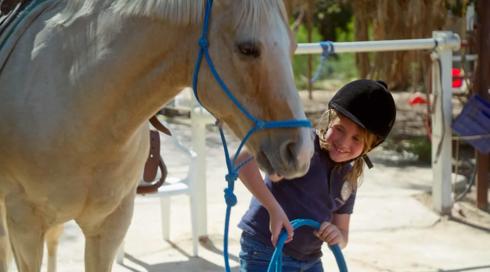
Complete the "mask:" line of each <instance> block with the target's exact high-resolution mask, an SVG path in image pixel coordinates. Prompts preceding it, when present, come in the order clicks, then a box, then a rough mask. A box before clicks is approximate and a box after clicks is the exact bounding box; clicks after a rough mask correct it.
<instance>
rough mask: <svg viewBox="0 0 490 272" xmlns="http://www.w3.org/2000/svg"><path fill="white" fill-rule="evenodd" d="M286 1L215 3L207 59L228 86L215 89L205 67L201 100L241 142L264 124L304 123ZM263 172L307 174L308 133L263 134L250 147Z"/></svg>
mask: <svg viewBox="0 0 490 272" xmlns="http://www.w3.org/2000/svg"><path fill="white" fill-rule="evenodd" d="M287 22H288V20H287V16H286V12H285V9H284V6H283V3H282V1H279V0H264V1H239V2H238V1H233V0H230V1H225V0H221V1H217V2H216V6H215V8H214V9H213V11H212V19H211V20H210V25H209V35H208V41H209V47H208V48H209V49H208V50H209V55H210V58H211V59H212V62H213V63H214V65H215V67H216V70H217V73H218V74H219V75H220V77H221V78H222V79H223V81H224V82H225V84H226V85H227V86H228V89H229V90H230V92H231V94H232V96H233V97H235V98H236V100H237V102H238V103H234V102H233V101H232V100H231V99H230V97H229V96H228V95H227V94H226V93H225V92H224V91H223V90H222V88H221V87H220V86H219V84H217V82H216V80H215V79H214V78H213V75H212V74H211V71H210V68H209V66H208V65H205V64H204V62H203V64H201V65H202V66H201V70H200V75H199V81H198V84H197V90H198V91H197V96H198V98H199V99H200V101H201V103H203V105H204V106H205V107H206V108H207V109H208V110H209V111H211V112H212V113H213V114H214V115H215V116H216V118H218V119H219V120H220V121H223V122H224V123H226V124H227V125H228V126H229V127H230V128H231V129H232V130H233V132H234V133H235V134H236V135H237V136H238V137H239V138H243V137H244V136H245V135H246V134H247V132H248V131H249V130H250V129H251V128H252V127H253V126H254V125H255V124H254V122H253V120H251V119H250V118H249V117H247V114H246V113H244V112H243V111H241V110H240V109H239V107H238V106H237V104H240V105H241V106H242V107H243V108H244V109H245V110H246V111H247V112H248V113H250V115H252V116H253V117H254V118H256V119H258V120H262V121H266V122H267V121H282V120H292V119H306V117H305V114H304V110H303V107H302V105H301V103H300V99H299V95H298V92H297V90H296V87H295V83H294V79H293V74H292V69H291V67H292V66H291V58H292V55H293V53H294V50H295V48H296V43H295V42H294V40H293V38H292V34H291V32H290V30H289V27H288V23H287ZM247 147H248V149H249V150H250V151H251V152H252V153H253V154H255V157H256V159H257V161H258V162H259V164H260V166H261V168H262V169H263V170H265V171H266V172H267V173H269V174H271V173H276V174H279V175H282V176H285V177H288V178H292V177H296V176H300V175H303V174H304V173H306V171H307V170H308V167H309V159H310V157H311V155H312V152H313V144H312V134H311V130H310V129H309V128H275V129H264V130H259V131H257V132H255V133H253V134H252V136H251V137H250V139H249V141H248V142H247Z"/></svg>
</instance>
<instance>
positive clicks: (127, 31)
mask: <svg viewBox="0 0 490 272" xmlns="http://www.w3.org/2000/svg"><path fill="white" fill-rule="evenodd" d="M204 5H205V1H203V0H146V1H144V0H64V1H63V0H56V1H55V0H47V1H44V2H43V3H41V4H39V5H38V6H36V8H34V9H33V10H32V11H31V13H30V14H29V15H28V16H27V17H26V18H24V20H23V21H22V22H21V23H20V24H19V25H17V26H16V29H15V31H13V33H12V35H10V36H9V37H8V40H7V43H6V44H5V47H4V48H2V52H0V203H1V204H0V211H1V215H2V216H1V218H2V221H1V222H0V223H1V224H0V235H1V237H0V241H1V244H2V245H1V247H0V249H1V250H0V254H1V256H0V269H1V271H6V270H7V268H6V267H7V261H6V259H7V258H6V254H7V253H6V252H7V249H8V242H9V240H10V245H11V247H12V250H13V255H14V257H15V262H16V264H17V267H18V270H19V271H21V272H26V271H39V269H40V266H41V262H42V255H43V241H44V239H47V240H48V242H49V241H53V243H51V247H52V246H54V245H55V243H56V240H57V238H58V236H59V234H60V226H62V225H63V223H65V222H67V221H69V220H72V219H74V220H75V221H76V222H77V224H78V225H79V226H80V228H81V229H82V231H83V234H84V236H85V239H86V244H85V271H92V272H104V271H105V272H107V271H111V267H112V264H113V260H114V257H115V255H116V251H117V248H118V247H119V245H120V243H121V241H122V240H123V238H124V235H125V234H126V231H127V229H128V226H129V223H130V221H131V217H132V212H133V204H134V198H135V192H136V186H137V184H138V180H139V179H140V177H141V174H142V170H143V165H144V162H145V159H146V157H147V154H148V150H149V132H148V131H149V128H148V122H146V121H147V120H148V119H149V117H151V116H152V115H153V114H155V113H156V112H157V111H158V110H159V109H160V108H161V107H162V105H164V104H165V103H166V102H167V101H169V100H170V99H172V98H173V97H174V96H175V95H176V94H177V93H178V92H179V90H181V89H182V88H184V87H186V86H189V85H190V84H191V81H192V80H191V77H192V71H193V68H194V61H195V59H196V57H197V53H198V48H199V47H198V45H197V41H198V39H199V35H200V33H201V27H202V20H203V14H204ZM3 38H5V37H3ZM208 39H209V43H210V45H209V52H210V55H211V57H212V58H213V61H214V63H215V65H216V68H217V70H218V72H219V73H220V75H221V77H222V78H223V80H224V81H225V82H226V84H227V85H228V86H229V87H230V89H231V91H232V92H233V95H234V96H236V98H237V99H238V100H239V102H240V103H241V104H242V105H243V106H244V107H245V108H246V109H247V110H248V111H249V112H250V113H252V114H253V115H254V116H255V117H257V118H259V119H262V120H287V119H305V115H304V111H303V108H302V106H301V104H300V102H299V101H300V100H299V98H298V93H297V90H296V89H295V84H294V82H293V77H292V70H291V56H292V54H293V51H294V50H295V42H294V40H293V39H292V37H291V33H290V31H289V28H288V20H287V17H286V15H285V10H284V6H283V3H282V0H243V1H239V0H216V1H215V3H214V7H213V10H212V19H211V22H210V26H209V37H208ZM198 90H199V98H200V100H201V101H202V103H203V104H204V105H205V106H206V107H207V108H208V109H209V110H210V111H211V112H212V113H213V114H214V115H215V116H216V117H217V118H218V119H219V120H221V121H223V122H224V123H226V124H227V125H228V126H229V127H230V128H231V129H232V130H233V132H234V133H235V134H236V135H237V136H238V137H244V135H245V134H246V133H247V131H248V130H249V129H250V127H251V126H252V123H251V121H250V120H249V119H247V118H246V117H245V116H244V115H243V114H242V112H240V111H239V110H238V109H237V108H236V106H235V105H234V104H233V103H231V102H230V101H229V99H228V97H227V96H226V95H225V94H224V93H223V92H222V90H221V89H220V87H219V85H218V84H217V83H216V82H215V81H214V79H213V78H212V76H211V73H210V70H209V68H208V66H207V65H205V64H202V67H201V72H200V75H199V82H198ZM247 146H248V149H249V150H251V151H252V152H253V153H254V154H256V156H257V158H258V160H259V162H260V164H261V166H262V167H263V169H264V170H266V171H267V172H270V173H273V172H274V173H278V174H280V175H283V176H286V177H295V176H298V175H302V174H304V173H305V172H306V170H307V168H308V167H309V158H310V157H311V155H312V150H313V145H312V140H311V133H310V132H309V129H308V128H287V129H285V128H279V129H270V130H263V131H260V132H257V133H255V134H254V135H253V136H252V137H251V138H250V140H249V141H248V143H247ZM50 266H52V264H51V265H50Z"/></svg>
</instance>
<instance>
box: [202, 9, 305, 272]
mask: <svg viewBox="0 0 490 272" xmlns="http://www.w3.org/2000/svg"><path fill="white" fill-rule="evenodd" d="M212 5H213V0H208V1H207V2H206V10H205V13H204V19H203V27H202V32H201V36H200V38H199V53H198V55H197V59H196V64H195V66H194V74H193V77H192V88H193V90H194V96H195V97H196V99H197V101H198V102H199V104H201V106H203V105H202V103H201V101H200V99H199V95H198V91H197V82H198V80H199V70H200V68H201V63H202V61H203V59H204V60H205V61H206V62H207V64H208V67H209V70H210V71H211V74H212V75H213V77H214V79H215V80H216V82H217V83H218V85H219V86H220V87H221V89H222V90H223V92H224V93H225V94H226V96H227V97H228V98H229V99H230V100H231V101H232V102H233V103H234V104H235V105H236V106H237V108H238V109H239V110H240V111H241V112H242V113H243V114H244V115H245V116H246V117H247V118H248V119H250V120H251V121H252V123H253V127H252V128H251V129H250V130H249V131H248V133H247V134H246V135H245V137H244V138H243V140H242V141H241V143H240V145H239V147H238V149H237V151H236V153H235V156H234V157H233V159H231V158H230V154H229V152H228V146H227V144H226V139H225V135H224V132H223V129H222V127H221V125H220V124H218V125H219V126H218V127H219V132H220V136H221V141H222V142H223V150H224V153H225V159H226V167H227V168H228V174H227V175H226V177H225V179H226V181H227V183H228V186H227V188H226V189H225V201H226V215H225V230H224V241H223V255H224V256H223V257H224V261H225V271H227V272H229V271H230V264H229V260H228V259H229V258H228V233H229V225H230V214H231V208H232V207H233V206H234V205H235V204H236V203H237V198H236V196H235V194H234V193H233V190H234V184H235V180H236V179H237V178H238V171H239V170H240V168H241V167H242V166H243V165H244V164H245V163H246V162H248V161H250V160H247V161H246V162H244V163H241V164H240V165H236V159H237V156H238V154H240V151H241V150H242V148H243V146H244V145H245V143H246V142H247V140H248V139H249V138H250V136H251V135H252V134H253V133H254V132H256V131H259V130H262V129H268V128H293V127H311V126H312V125H311V122H310V121H309V120H307V119H304V120H281V121H265V120H260V119H257V118H255V117H254V116H253V115H252V114H250V113H249V112H248V111H247V110H246V109H245V108H244V107H243V106H242V105H241V104H240V102H239V101H238V100H237V99H236V97H235V96H234V95H233V94H232V93H231V92H230V90H229V88H228V86H226V84H225V82H224V81H223V80H222V79H221V77H220V76H219V74H218V71H217V70H216V68H215V66H214V64H213V61H212V59H211V56H210V55H209V50H208V48H209V42H208V31H209V22H210V19H211V8H212Z"/></svg>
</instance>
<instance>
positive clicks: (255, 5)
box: [233, 0, 287, 37]
mask: <svg viewBox="0 0 490 272" xmlns="http://www.w3.org/2000/svg"><path fill="white" fill-rule="evenodd" d="M233 4H234V5H233V14H234V15H235V18H237V20H236V22H235V29H244V30H246V32H248V33H249V35H251V36H252V37H256V36H257V35H260V30H261V29H263V28H264V26H267V27H274V25H273V23H274V22H276V23H277V18H278V17H280V19H281V20H282V22H281V23H285V24H287V15H286V9H285V7H284V3H283V1H282V0H253V1H236V2H235V3H233Z"/></svg>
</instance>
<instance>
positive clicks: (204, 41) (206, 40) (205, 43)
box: [199, 37, 209, 49]
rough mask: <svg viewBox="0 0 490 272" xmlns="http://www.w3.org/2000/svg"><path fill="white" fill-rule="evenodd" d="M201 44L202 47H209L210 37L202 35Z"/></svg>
mask: <svg viewBox="0 0 490 272" xmlns="http://www.w3.org/2000/svg"><path fill="white" fill-rule="evenodd" d="M199 46H200V47H201V48H202V49H208V47H209V42H208V39H206V38H204V37H202V38H200V39H199Z"/></svg>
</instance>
